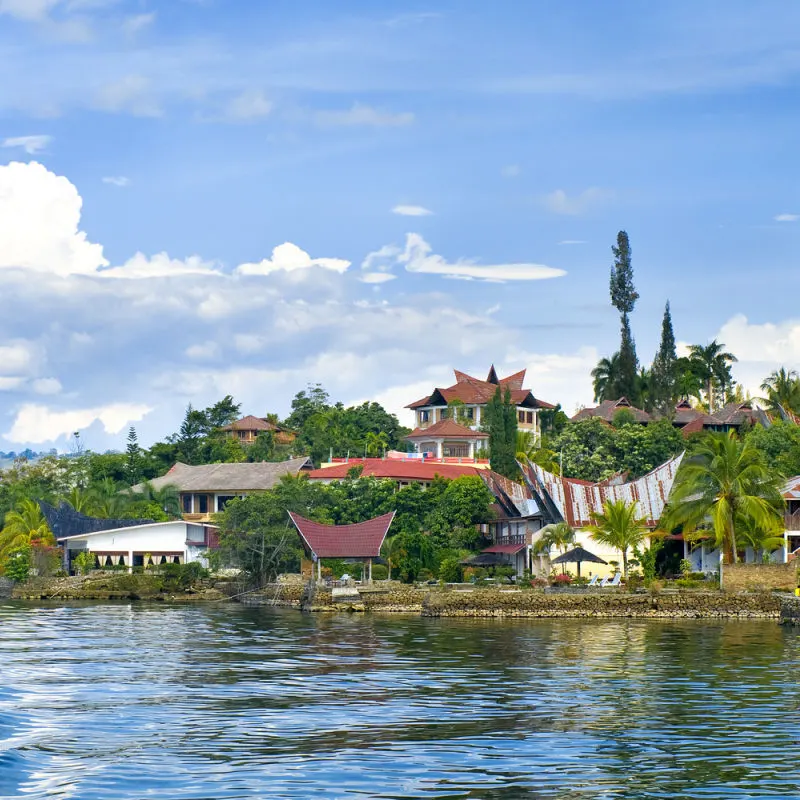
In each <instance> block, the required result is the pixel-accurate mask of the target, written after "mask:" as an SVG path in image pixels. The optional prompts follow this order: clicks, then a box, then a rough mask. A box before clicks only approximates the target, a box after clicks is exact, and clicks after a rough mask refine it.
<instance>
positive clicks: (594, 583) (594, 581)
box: [586, 575, 600, 586]
mask: <svg viewBox="0 0 800 800" xmlns="http://www.w3.org/2000/svg"><path fill="white" fill-rule="evenodd" d="M599 580H600V576H599V575H592V579H591V580H590V581H589V583H587V584H586V585H587V586H597V582H598V581H599Z"/></svg>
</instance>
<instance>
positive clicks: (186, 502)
mask: <svg viewBox="0 0 800 800" xmlns="http://www.w3.org/2000/svg"><path fill="white" fill-rule="evenodd" d="M181 502H182V503H183V513H184V514H191V513H192V496H191V495H190V494H183V495H181Z"/></svg>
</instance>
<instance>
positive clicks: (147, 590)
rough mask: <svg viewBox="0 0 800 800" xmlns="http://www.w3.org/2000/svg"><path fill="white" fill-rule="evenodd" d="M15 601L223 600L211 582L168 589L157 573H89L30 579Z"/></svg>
mask: <svg viewBox="0 0 800 800" xmlns="http://www.w3.org/2000/svg"><path fill="white" fill-rule="evenodd" d="M11 596H12V598H13V599H15V600H155V601H162V602H163V601H167V602H181V603H192V602H198V601H212V600H213V601H219V600H225V599H226V597H225V595H224V594H223V593H222V592H221V591H220V590H219V588H217V587H216V586H215V584H214V582H213V581H200V582H198V583H197V584H195V585H194V586H192V587H190V588H188V589H174V588H171V587H170V586H169V585H168V584H167V583H166V582H165V580H164V579H163V578H162V577H161V576H159V575H147V574H136V575H132V574H129V573H125V572H123V573H90V574H89V575H73V576H70V577H68V578H31V579H30V580H28V581H26V582H25V583H19V584H16V585H15V586H14V588H13V590H12V593H11Z"/></svg>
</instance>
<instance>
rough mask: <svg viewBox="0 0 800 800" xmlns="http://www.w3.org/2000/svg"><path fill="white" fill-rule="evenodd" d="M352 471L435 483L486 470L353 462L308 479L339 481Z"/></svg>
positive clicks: (419, 462)
mask: <svg viewBox="0 0 800 800" xmlns="http://www.w3.org/2000/svg"><path fill="white" fill-rule="evenodd" d="M353 467H363V468H364V469H363V470H362V471H361V477H363V478H386V479H388V480H394V481H432V480H433V479H434V478H435V477H436V476H437V475H438V476H439V477H440V478H448V479H450V480H452V479H455V478H460V477H461V476H462V475H479V474H480V473H481V472H482V471H483V470H480V469H478V468H477V467H473V466H471V465H469V464H432V463H430V462H427V461H423V460H422V459H414V460H411V459H409V460H408V461H401V460H399V459H396V458H387V459H382V458H352V459H350V461H348V462H347V463H344V464H336V465H335V466H333V467H323V468H322V469H315V470H312V471H311V472H309V473H308V479H309V480H311V481H314V480H317V481H320V480H332V481H339V480H342V479H344V478H346V477H347V473H348V472H350V470H351V469H353Z"/></svg>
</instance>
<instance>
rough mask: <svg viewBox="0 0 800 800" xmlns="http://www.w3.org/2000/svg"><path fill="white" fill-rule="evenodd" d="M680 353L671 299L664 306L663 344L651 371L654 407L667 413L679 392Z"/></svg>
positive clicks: (662, 323) (651, 392)
mask: <svg viewBox="0 0 800 800" xmlns="http://www.w3.org/2000/svg"><path fill="white" fill-rule="evenodd" d="M677 364H678V353H677V351H676V350H675V333H674V331H673V330H672V314H671V313H670V309H669V300H667V305H666V307H665V308H664V319H663V320H662V322H661V344H660V345H659V347H658V352H657V353H656V357H655V358H654V359H653V367H652V369H651V371H650V381H651V390H650V396H651V398H652V403H653V408H655V409H657V410H658V411H660V412H661V413H662V414H666V413H667V412H668V411H669V410H670V408H671V406H672V404H673V403H674V402H675V400H676V399H677V394H678V374H677V373H678V370H677Z"/></svg>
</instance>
